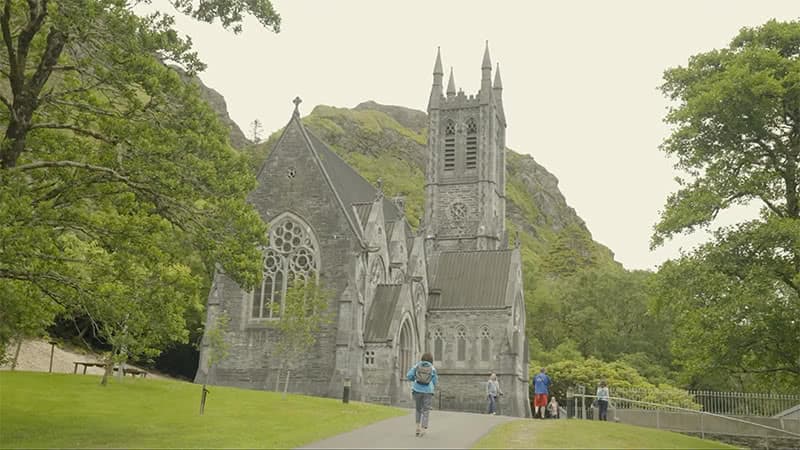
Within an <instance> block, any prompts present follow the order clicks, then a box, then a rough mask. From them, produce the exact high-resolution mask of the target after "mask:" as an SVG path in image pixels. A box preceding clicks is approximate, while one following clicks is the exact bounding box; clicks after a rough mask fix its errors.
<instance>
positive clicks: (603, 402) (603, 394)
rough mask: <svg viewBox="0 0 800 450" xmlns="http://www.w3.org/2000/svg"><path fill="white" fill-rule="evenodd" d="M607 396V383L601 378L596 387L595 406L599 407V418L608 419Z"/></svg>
mask: <svg viewBox="0 0 800 450" xmlns="http://www.w3.org/2000/svg"><path fill="white" fill-rule="evenodd" d="M608 397H609V395H608V385H607V384H606V381H605V380H602V381H600V386H599V387H598V388H597V407H598V408H599V409H600V414H599V416H600V417H599V419H600V420H605V421H608Z"/></svg>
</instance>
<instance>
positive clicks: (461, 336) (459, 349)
mask: <svg viewBox="0 0 800 450" xmlns="http://www.w3.org/2000/svg"><path fill="white" fill-rule="evenodd" d="M456 356H457V358H458V360H459V361H465V360H466V359H467V330H466V329H465V328H464V327H463V326H459V327H458V328H457V329H456Z"/></svg>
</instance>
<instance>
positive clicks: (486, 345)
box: [481, 325, 491, 361]
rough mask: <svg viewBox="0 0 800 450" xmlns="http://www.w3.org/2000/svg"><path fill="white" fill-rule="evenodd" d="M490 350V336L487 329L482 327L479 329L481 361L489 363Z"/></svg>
mask: <svg viewBox="0 0 800 450" xmlns="http://www.w3.org/2000/svg"><path fill="white" fill-rule="evenodd" d="M490 349H491V335H490V334H489V327H487V326H485V325H484V326H483V327H482V328H481V361H489V358H490V353H489V352H490Z"/></svg>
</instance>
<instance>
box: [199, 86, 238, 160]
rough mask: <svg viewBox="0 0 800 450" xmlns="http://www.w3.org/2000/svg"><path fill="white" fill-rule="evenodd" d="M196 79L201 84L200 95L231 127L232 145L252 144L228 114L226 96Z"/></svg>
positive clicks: (235, 146)
mask: <svg viewBox="0 0 800 450" xmlns="http://www.w3.org/2000/svg"><path fill="white" fill-rule="evenodd" d="M195 80H196V82H197V85H198V86H200V95H201V96H202V97H203V99H204V100H205V101H207V102H208V103H209V104H210V105H211V108H213V109H214V111H216V113H217V117H219V119H220V121H222V123H223V124H225V125H227V126H228V128H230V130H231V135H230V136H231V145H232V146H233V147H234V148H238V149H241V148H244V147H245V146H246V145H248V144H250V143H251V142H250V140H249V139H247V137H246V136H245V135H244V133H243V132H242V129H241V128H239V125H236V122H234V121H233V119H231V116H229V115H228V105H227V104H226V103H225V98H224V97H223V96H222V94H220V93H219V92H217V91H215V90H214V89H211V88H210V87H208V86H206V85H205V84H203V82H202V81H201V80H200V79H199V78H196V79H195Z"/></svg>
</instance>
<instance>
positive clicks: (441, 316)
mask: <svg viewBox="0 0 800 450" xmlns="http://www.w3.org/2000/svg"><path fill="white" fill-rule="evenodd" d="M511 321H512V308H511V307H507V308H502V309H492V310H458V311H450V310H432V311H429V312H428V331H429V332H428V340H427V350H428V351H433V350H434V349H435V342H434V336H435V335H436V331H437V330H440V331H441V333H442V336H443V338H444V345H443V355H441V357H440V356H435V358H437V360H436V361H435V362H434V365H435V366H436V370H437V371H438V373H439V375H440V379H441V380H440V391H441V392H440V394H437V399H436V402H441V404H442V408H443V409H453V410H459V411H472V412H483V411H484V408H485V407H486V394H485V382H486V380H487V379H488V378H489V374H490V373H491V372H495V373H496V374H497V375H498V379H499V380H500V386H501V388H502V389H503V391H504V392H505V395H504V396H503V398H502V399H501V409H500V414H506V415H513V416H518V417H528V416H529V415H530V410H529V406H528V387H527V376H526V375H527V374H526V373H524V369H521V367H526V365H525V364H524V360H525V359H526V358H525V355H523V352H522V351H519V350H516V349H514V348H513V347H514V346H513V345H512V343H511V340H512V339H513V338H514V336H513V335H509V329H510V323H511ZM462 326H463V327H464V329H465V331H466V348H465V359H464V360H459V359H458V348H457V340H458V337H457V330H458V329H459V327H462ZM484 326H485V327H487V328H488V330H489V334H490V351H489V355H488V356H489V358H488V360H483V358H482V354H481V351H482V348H481V347H482V340H481V329H482V328H483V327H484ZM439 396H440V397H441V398H439Z"/></svg>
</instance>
